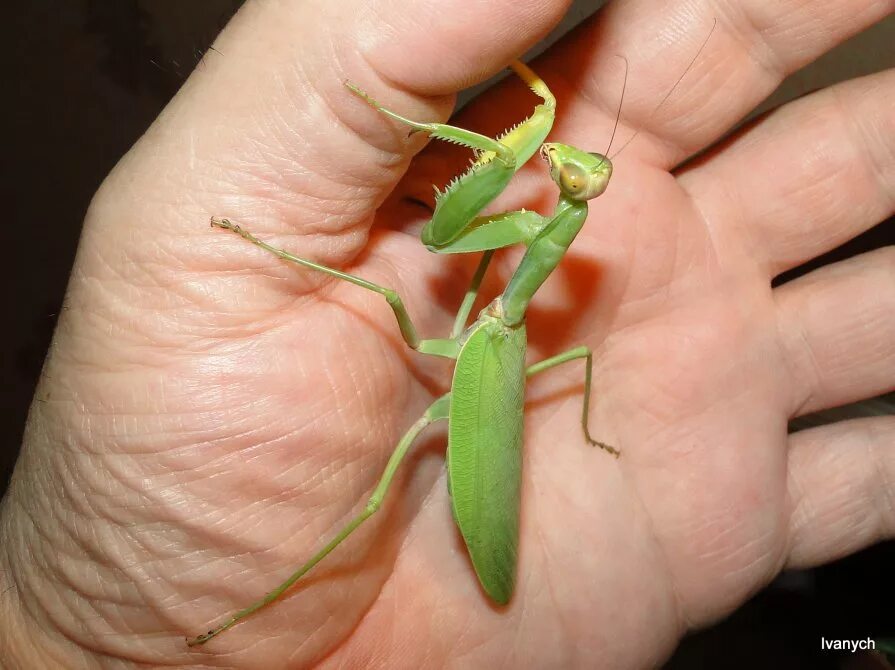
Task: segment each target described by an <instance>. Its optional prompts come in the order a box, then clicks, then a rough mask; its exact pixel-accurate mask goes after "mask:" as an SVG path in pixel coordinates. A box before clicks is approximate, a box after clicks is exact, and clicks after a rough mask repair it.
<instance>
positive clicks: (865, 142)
mask: <svg viewBox="0 0 895 670" xmlns="http://www.w3.org/2000/svg"><path fill="white" fill-rule="evenodd" d="M842 92H843V87H841V86H835V87H833V88H832V89H831V90H830V94H829V95H830V97H831V99H832V101H833V102H834V103H835V111H836V115H837V117H838V119H839V124H838V125H840V126H842V127H844V128H847V129H848V130H849V131H850V132H849V133H848V135H849V137H850V138H851V147H852V148H853V149H854V151H853V152H852V154H853V155H856V156H857V157H858V159H859V160H860V161H861V163H862V164H863V165H864V167H865V169H866V170H867V172H868V173H869V174H870V175H871V176H872V177H873V180H874V182H875V183H876V184H877V186H878V190H879V192H880V193H885V194H886V195H887V196H888V198H889V205H888V209H889V210H890V211H891V210H895V186H892V185H889V184H888V183H887V181H886V179H885V177H884V175H885V173H886V170H885V168H884V167H883V165H884V162H883V161H880V160H878V159H877V151H875V150H874V147H876V146H878V144H879V143H877V142H876V141H873V140H872V139H871V138H870V137H869V131H868V129H867V127H866V126H865V124H863V123H861V122H860V120H859V118H857V117H854V118H853V115H850V114H849V113H848V111H849V103H850V102H851V101H847V100H843V98H842ZM871 127H875V126H871Z"/></svg>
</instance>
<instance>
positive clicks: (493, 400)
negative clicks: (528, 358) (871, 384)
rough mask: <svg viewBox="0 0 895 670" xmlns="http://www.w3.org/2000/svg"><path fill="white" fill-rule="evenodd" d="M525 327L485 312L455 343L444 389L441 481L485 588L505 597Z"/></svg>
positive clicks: (514, 513)
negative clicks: (446, 411) (449, 382)
mask: <svg viewBox="0 0 895 670" xmlns="http://www.w3.org/2000/svg"><path fill="white" fill-rule="evenodd" d="M525 345H526V341H525V326H524V325H520V326H517V327H514V328H507V327H506V326H504V325H503V324H501V323H500V322H499V321H498V320H496V319H492V318H488V317H485V318H484V319H482V320H481V321H480V322H479V324H477V325H476V326H475V327H474V330H473V332H472V334H471V335H470V336H469V338H468V339H467V340H466V342H465V343H464V344H463V348H462V349H461V351H460V356H459V357H458V359H457V366H456V368H455V369H454V382H453V386H452V389H451V409H450V424H449V429H448V461H447V462H448V483H449V486H450V491H451V501H452V505H453V511H454V518H455V519H456V521H457V525H458V526H459V527H460V532H461V533H462V535H463V539H464V540H465V541H466V546H467V548H468V549H469V556H470V558H471V559H472V564H473V566H474V567H475V571H476V574H477V575H478V577H479V581H480V582H481V583H482V587H484V589H485V592H486V593H487V594H488V595H489V596H490V597H491V598H492V599H493V600H494V601H495V602H498V603H500V604H505V603H506V602H508V601H509V599H510V596H512V595H513V586H514V584H515V581H516V553H517V548H518V545H519V489H520V484H521V481H522V413H523V407H522V404H523V396H524V392H525Z"/></svg>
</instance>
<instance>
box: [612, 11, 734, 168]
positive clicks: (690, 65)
mask: <svg viewBox="0 0 895 670" xmlns="http://www.w3.org/2000/svg"><path fill="white" fill-rule="evenodd" d="M717 25H718V19H715V20H714V21H712V29H711V30H710V31H709V34H708V35H706V38H705V39H704V40H703V41H702V45H701V46H700V47H699V51H697V52H696V55H695V56H693V58H692V59H691V60H690V64H689V65H687V69H685V70H684V72H683V74H681V76H680V77H678V78H677V81H676V82H674V86H672V87H671V89H670V90H669V91H668V93H666V94H665V97H664V98H662V101H661V102H660V103H659V104H658V105H656V108H655V109H654V110H653V111H652V112H651V113H650V115H649V117H648V119H651V118H652V117H653V116H654V115H655V113H656V112H658V111H659V108H660V107H661V106H662V105H664V104H665V103H666V102H667V100H668V98H670V97H671V94H672V93H674V91H675V89H677V87H678V84H680V83H681V81H683V79H684V77H686V76H687V73H688V72H689V71H690V68H692V67H693V64H694V63H695V62H696V59H697V58H699V54H701V53H702V51H703V49H705V45H706V44H708V43H709V39H710V38H711V36H712V33H713V32H715V27H716V26H717ZM625 76H626V77H627V72H626V75H625ZM622 95H624V92H622ZM619 110H621V107H619ZM612 134H613V135H615V131H613V133H612ZM639 134H640V130H639V129H638V130H637V131H636V132H635V133H634V134H633V135H631V137H630V139H628V141H627V142H625V143H624V144H623V145H622V148H621V149H619V150H618V151H616V152H615V153H614V154H613V155H612V156H610V157H609V158H610V160H613V159H615V157H616V156H618V155H619V154H620V153H621V152H622V151H624V150H625V147H627V146H628V145H629V144H631V142H633V141H634V138H635V137H637V136H638V135H639ZM610 144H611V142H610Z"/></svg>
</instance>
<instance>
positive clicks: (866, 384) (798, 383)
mask: <svg viewBox="0 0 895 670" xmlns="http://www.w3.org/2000/svg"><path fill="white" fill-rule="evenodd" d="M774 296H775V299H776V303H777V319H778V320H777V324H778V325H777V331H778V332H779V333H781V338H783V340H782V341H783V348H784V351H785V355H786V360H787V362H788V366H787V378H788V379H790V380H791V381H790V384H791V386H792V393H791V400H790V407H789V411H790V416H798V415H801V414H807V413H808V412H813V411H816V410H818V409H824V408H827V407H834V406H837V405H842V404H845V403H847V402H852V401H855V400H860V399H863V398H868V397H871V396H874V395H877V394H879V393H883V392H886V391H889V390H891V389H892V388H895V247H886V248H883V249H879V250H877V251H873V252H870V253H867V254H862V255H860V256H856V257H854V258H850V259H848V260H846V261H842V262H840V263H834V264H832V265H828V266H825V267H823V268H821V269H819V270H815V271H813V272H811V273H809V274H807V275H805V276H803V277H800V278H799V279H796V280H794V281H792V282H789V283H788V284H784V285H783V286H781V287H779V288H777V289H775V291H774Z"/></svg>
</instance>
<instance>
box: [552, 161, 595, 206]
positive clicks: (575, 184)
mask: <svg viewBox="0 0 895 670" xmlns="http://www.w3.org/2000/svg"><path fill="white" fill-rule="evenodd" d="M587 178H588V175H587V173H586V172H585V171H584V170H583V169H582V168H581V167H579V166H578V165H575V164H574V163H567V164H565V165H563V166H561V167H560V168H559V187H560V188H561V189H562V190H563V192H565V193H566V194H567V195H568V196H569V197H572V198H575V199H577V198H578V196H580V195H581V193H582V191H583V190H584V188H585V187H586V186H587Z"/></svg>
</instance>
